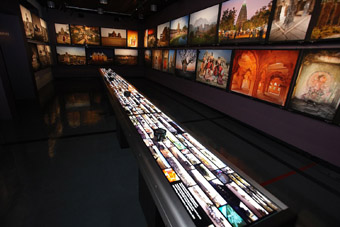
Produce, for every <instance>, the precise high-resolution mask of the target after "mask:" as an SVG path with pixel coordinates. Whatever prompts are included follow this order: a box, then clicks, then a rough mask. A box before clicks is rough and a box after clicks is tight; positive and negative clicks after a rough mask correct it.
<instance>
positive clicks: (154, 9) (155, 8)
mask: <svg viewBox="0 0 340 227" xmlns="http://www.w3.org/2000/svg"><path fill="white" fill-rule="evenodd" d="M150 10H151V11H152V12H156V11H157V5H156V4H151V5H150Z"/></svg>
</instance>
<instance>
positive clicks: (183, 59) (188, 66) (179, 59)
mask: <svg viewBox="0 0 340 227" xmlns="http://www.w3.org/2000/svg"><path fill="white" fill-rule="evenodd" d="M196 58H197V50H191V49H185V50H176V69H175V72H176V75H178V76H180V77H183V78H186V79H191V80H193V79H194V78H195V71H196Z"/></svg>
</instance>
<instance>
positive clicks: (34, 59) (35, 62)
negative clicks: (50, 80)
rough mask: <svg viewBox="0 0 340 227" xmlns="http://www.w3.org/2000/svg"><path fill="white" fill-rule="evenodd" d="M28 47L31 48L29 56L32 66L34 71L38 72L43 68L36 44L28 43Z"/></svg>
mask: <svg viewBox="0 0 340 227" xmlns="http://www.w3.org/2000/svg"><path fill="white" fill-rule="evenodd" d="M28 46H29V54H30V57H31V65H32V68H33V71H34V72H36V71H38V70H39V69H40V68H41V64H40V61H39V54H38V49H37V45H36V44H34V43H28Z"/></svg>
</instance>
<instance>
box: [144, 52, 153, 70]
mask: <svg viewBox="0 0 340 227" xmlns="http://www.w3.org/2000/svg"><path fill="white" fill-rule="evenodd" d="M151 57H152V56H151V50H145V51H144V62H145V66H147V67H151V62H152V58H151Z"/></svg>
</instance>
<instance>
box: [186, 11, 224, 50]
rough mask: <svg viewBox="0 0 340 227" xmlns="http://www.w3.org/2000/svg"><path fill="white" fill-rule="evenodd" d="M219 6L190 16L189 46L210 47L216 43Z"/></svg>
mask: <svg viewBox="0 0 340 227" xmlns="http://www.w3.org/2000/svg"><path fill="white" fill-rule="evenodd" d="M218 8H219V5H215V6H212V7H209V8H206V9H204V10H201V11H198V12H196V13H192V14H191V15H190V25H189V44H190V45H209V44H214V43H215V42H216V32H217V19H218Z"/></svg>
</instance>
